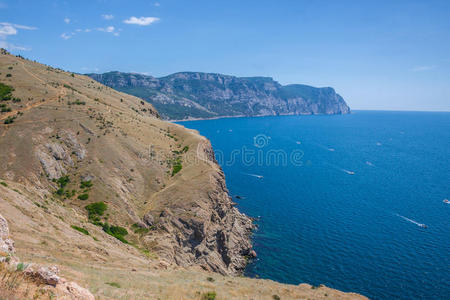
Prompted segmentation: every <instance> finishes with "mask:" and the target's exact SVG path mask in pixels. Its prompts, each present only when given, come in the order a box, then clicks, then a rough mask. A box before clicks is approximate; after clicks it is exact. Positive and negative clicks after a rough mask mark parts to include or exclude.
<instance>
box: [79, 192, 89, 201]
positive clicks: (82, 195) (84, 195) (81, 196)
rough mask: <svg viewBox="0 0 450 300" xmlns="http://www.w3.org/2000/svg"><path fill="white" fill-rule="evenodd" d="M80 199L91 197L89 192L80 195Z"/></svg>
mask: <svg viewBox="0 0 450 300" xmlns="http://www.w3.org/2000/svg"><path fill="white" fill-rule="evenodd" d="M78 199H80V200H87V199H89V194H87V193H84V194H81V195H78Z"/></svg>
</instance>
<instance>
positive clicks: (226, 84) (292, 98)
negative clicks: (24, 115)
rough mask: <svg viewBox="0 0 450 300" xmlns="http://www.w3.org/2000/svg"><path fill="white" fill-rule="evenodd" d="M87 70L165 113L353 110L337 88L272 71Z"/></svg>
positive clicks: (179, 116)
mask: <svg viewBox="0 0 450 300" xmlns="http://www.w3.org/2000/svg"><path fill="white" fill-rule="evenodd" d="M88 76H90V77H91V78H93V79H95V80H97V81H99V82H101V83H103V84H105V85H107V86H109V87H112V88H114V89H117V90H119V91H123V92H126V93H129V94H132V95H135V96H138V97H141V98H143V99H145V100H147V101H148V102H150V103H152V105H154V106H155V107H156V109H157V110H158V111H159V112H160V114H161V115H162V116H163V117H164V118H166V119H187V118H212V117H220V116H264V115H302V114H346V113H349V112H350V108H349V107H348V106H347V104H346V103H345V101H344V99H343V98H342V97H341V96H340V95H339V94H337V93H336V92H335V91H334V89H333V88H330V87H326V88H315V87H311V86H307V85H301V84H291V85H285V86H283V85H281V84H279V83H278V82H276V81H274V80H273V79H272V78H269V77H235V76H228V75H222V74H213V73H198V72H181V73H175V74H172V75H169V76H166V77H161V78H156V77H152V76H146V75H142V74H134V73H121V72H109V73H104V74H88Z"/></svg>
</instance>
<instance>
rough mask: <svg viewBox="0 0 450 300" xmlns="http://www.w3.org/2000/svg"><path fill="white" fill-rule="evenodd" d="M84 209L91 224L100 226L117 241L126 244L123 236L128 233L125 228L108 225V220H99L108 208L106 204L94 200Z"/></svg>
mask: <svg viewBox="0 0 450 300" xmlns="http://www.w3.org/2000/svg"><path fill="white" fill-rule="evenodd" d="M85 209H86V210H87V212H88V219H89V221H90V222H91V223H92V224H94V225H97V226H101V227H102V229H103V231H104V232H106V233H107V234H109V235H111V236H113V237H115V238H116V239H118V240H119V241H121V242H123V243H126V244H128V241H127V240H126V239H125V236H126V235H128V231H127V230H126V229H125V228H123V227H120V226H114V225H109V224H108V222H105V223H102V222H101V217H102V216H103V214H104V213H105V211H106V210H107V209H108V205H106V204H105V203H104V202H95V203H91V204H89V205H86V206H85Z"/></svg>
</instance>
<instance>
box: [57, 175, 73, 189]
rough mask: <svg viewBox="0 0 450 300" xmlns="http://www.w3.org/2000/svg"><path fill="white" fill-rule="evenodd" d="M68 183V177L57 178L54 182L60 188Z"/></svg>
mask: <svg viewBox="0 0 450 300" xmlns="http://www.w3.org/2000/svg"><path fill="white" fill-rule="evenodd" d="M69 182H70V178H69V175H66V176H62V177H59V178H58V179H57V180H56V183H57V184H58V185H59V187H60V188H64V187H65V186H66V185H67V184H68V183H69Z"/></svg>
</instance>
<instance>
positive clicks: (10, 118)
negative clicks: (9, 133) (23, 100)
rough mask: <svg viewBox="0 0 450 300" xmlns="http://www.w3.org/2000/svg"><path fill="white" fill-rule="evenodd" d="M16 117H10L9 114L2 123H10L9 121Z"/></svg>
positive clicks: (12, 121) (11, 121)
mask: <svg viewBox="0 0 450 300" xmlns="http://www.w3.org/2000/svg"><path fill="white" fill-rule="evenodd" d="M15 119H16V117H11V116H9V117H7V118H6V119H5V121H4V122H3V123H4V124H11V123H14V120H15Z"/></svg>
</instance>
